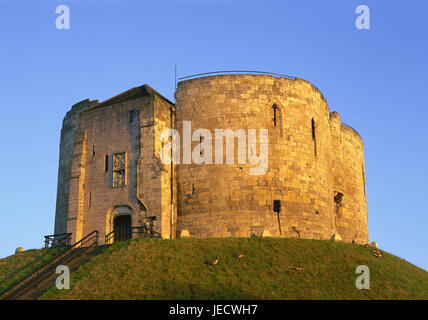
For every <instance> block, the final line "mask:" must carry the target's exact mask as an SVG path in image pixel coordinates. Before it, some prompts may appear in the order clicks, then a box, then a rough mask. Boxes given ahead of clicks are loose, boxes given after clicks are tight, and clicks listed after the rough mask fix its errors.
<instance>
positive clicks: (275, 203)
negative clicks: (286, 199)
mask: <svg viewBox="0 0 428 320" xmlns="http://www.w3.org/2000/svg"><path fill="white" fill-rule="evenodd" d="M273 212H276V213H280V212H281V200H273Z"/></svg>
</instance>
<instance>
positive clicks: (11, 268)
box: [0, 249, 59, 292]
mask: <svg viewBox="0 0 428 320" xmlns="http://www.w3.org/2000/svg"><path fill="white" fill-rule="evenodd" d="M58 253H59V251H58V249H32V250H27V251H24V252H20V253H17V254H15V255H12V256H9V257H6V258H3V259H0V292H2V291H3V290H4V289H6V288H7V287H8V286H9V285H10V284H12V283H13V282H15V281H17V280H19V279H21V278H22V277H23V276H25V275H26V274H28V273H29V272H31V271H32V270H34V268H37V267H38V266H41V265H42V264H43V263H45V262H46V261H48V260H49V259H50V258H52V257H53V256H54V255H56V254H58Z"/></svg>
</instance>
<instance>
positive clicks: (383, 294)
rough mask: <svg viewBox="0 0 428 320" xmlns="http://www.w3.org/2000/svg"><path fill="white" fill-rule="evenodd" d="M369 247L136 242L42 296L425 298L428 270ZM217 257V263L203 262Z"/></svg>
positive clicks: (223, 241)
mask: <svg viewBox="0 0 428 320" xmlns="http://www.w3.org/2000/svg"><path fill="white" fill-rule="evenodd" d="M371 250H372V248H365V247H363V246H361V245H356V244H350V243H340V242H331V241H321V240H304V239H271V238H268V239H233V238H227V239H226V238H225V239H177V240H160V239H141V240H133V241H128V242H122V243H116V244H114V245H113V246H111V247H109V248H108V249H107V250H105V252H103V253H102V254H100V255H99V256H96V257H95V258H93V259H92V260H91V261H89V262H88V263H86V264H85V265H83V266H81V267H80V268H79V269H78V270H77V271H76V272H73V273H72V275H71V289H70V290H61V291H59V290H57V289H56V288H51V289H50V290H48V291H47V292H46V293H45V294H44V295H43V296H42V298H43V299H428V272H426V271H425V270H423V269H420V268H418V267H416V266H414V265H412V264H410V263H408V262H406V261H404V260H402V259H400V258H398V257H395V256H393V255H391V254H388V253H385V252H383V258H377V257H375V256H373V255H372V254H371ZM238 253H241V254H244V255H245V256H244V257H243V258H241V259H236V258H235V255H236V254H238ZM216 256H217V257H218V264H217V265H216V266H211V265H209V264H206V261H209V260H213V259H215V257H216ZM358 265H366V266H368V267H369V268H370V289H369V290H358V289H356V286H355V280H356V278H357V277H358V274H356V273H355V269H356V267H357V266H358ZM295 268H303V270H301V271H297V270H296V269H295Z"/></svg>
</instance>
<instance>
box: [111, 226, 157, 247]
mask: <svg viewBox="0 0 428 320" xmlns="http://www.w3.org/2000/svg"><path fill="white" fill-rule="evenodd" d="M123 231H124V229H116V230H115V229H113V231H111V232H109V233H108V234H106V235H105V237H104V244H106V245H108V244H111V240H115V236H117V235H118V233H119V232H123ZM127 231H128V234H129V236H130V239H134V234H137V237H136V238H153V236H154V235H155V236H158V237H161V234H160V233H159V232H157V231H154V230H153V229H152V228H148V227H146V226H142V227H129V229H128V230H127ZM130 239H129V240H130Z"/></svg>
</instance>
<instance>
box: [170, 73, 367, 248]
mask: <svg viewBox="0 0 428 320" xmlns="http://www.w3.org/2000/svg"><path fill="white" fill-rule="evenodd" d="M175 98H176V119H175V120H176V128H177V130H178V132H179V134H180V135H181V139H182V140H181V144H182V148H181V149H180V156H181V157H180V161H181V162H180V164H177V165H176V166H175V168H176V169H175V170H176V177H177V209H178V213H177V235H180V233H181V231H182V230H187V231H188V232H189V234H190V236H192V237H230V236H232V237H248V236H252V235H256V236H260V235H262V234H264V235H267V234H270V235H271V236H274V237H302V238H313V239H329V238H331V237H332V235H333V234H339V235H340V236H341V237H342V239H343V240H344V241H358V242H368V231H367V209H366V199H365V185H364V184H365V181H364V157H363V148H362V142H361V138H360V137H359V136H358V134H357V133H356V132H355V131H354V130H351V129H349V128H348V127H345V126H344V125H342V124H341V123H340V117H339V115H338V114H337V113H332V114H330V112H329V108H328V104H327V102H326V100H325V98H324V97H323V95H322V94H321V93H320V91H319V90H318V89H317V88H315V87H314V86H313V85H311V84H310V83H309V82H307V81H305V80H302V79H298V78H297V79H294V78H293V79H291V78H286V77H277V76H272V75H254V74H227V75H216V76H208V77H202V78H195V79H191V80H187V81H182V82H179V83H178V87H177V91H176V93H175ZM198 129H204V130H198ZM227 129H230V130H229V131H227ZM189 130H190V132H191V134H188V132H189ZM254 134H255V135H254ZM223 135H224V136H226V137H227V136H228V137H229V138H230V139H229V143H231V142H234V145H233V147H232V148H231V149H228V147H230V145H227V143H228V142H227V140H228V138H226V137H225V138H224V139H223V138H222V136H223ZM242 135H244V137H243V138H242ZM234 136H235V137H234ZM238 136H239V137H238ZM254 137H255V139H254ZM192 138H193V139H192ZM186 139H188V141H190V139H192V142H191V150H192V159H191V161H190V163H189V161H187V162H186V161H184V160H185V159H186V157H188V155H187V156H186V154H185V153H186V150H185V148H184V144H185V142H186ZM254 142H256V143H255V144H254ZM207 146H211V150H209V149H207V148H206V147H207ZM231 150H232V151H231ZM210 151H211V154H210ZM244 152H245V155H244ZM222 154H223V156H222ZM231 155H232V156H233V159H231V158H230V156H231ZM263 155H265V157H263ZM227 157H229V158H227ZM187 159H188V158H187ZM198 159H199V160H198ZM201 159H203V160H202V162H203V163H200V162H201ZM210 159H211V160H210ZM220 159H221V160H222V161H220ZM195 160H196V161H195ZM183 162H184V163H183ZM187 231H186V233H187Z"/></svg>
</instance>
